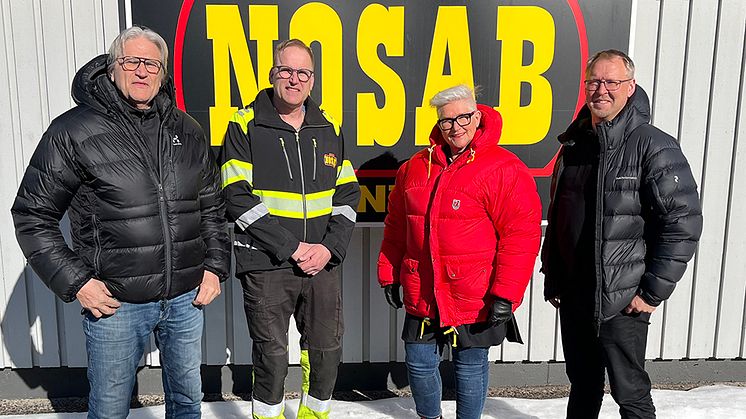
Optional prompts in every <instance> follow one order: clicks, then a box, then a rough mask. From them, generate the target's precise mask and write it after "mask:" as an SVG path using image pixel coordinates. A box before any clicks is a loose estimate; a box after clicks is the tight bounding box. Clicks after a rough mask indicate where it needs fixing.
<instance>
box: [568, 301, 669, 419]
mask: <svg viewBox="0 0 746 419" xmlns="http://www.w3.org/2000/svg"><path fill="white" fill-rule="evenodd" d="M561 303H562V304H561V305H560V322H561V326H562V347H563V350H564V353H565V369H566V371H567V377H568V379H569V380H570V384H571V387H570V400H569V402H568V404H567V418H568V419H586V418H594V419H595V418H598V413H599V411H600V409H601V401H602V399H603V396H604V371H606V372H607V373H608V375H609V386H610V387H611V396H612V397H613V398H614V400H615V401H616V402H617V404H618V405H619V413H620V415H621V417H622V419H632V418H645V419H649V418H655V407H654V406H653V399H652V398H651V396H650V377H648V374H647V372H645V346H646V344H647V336H648V326H649V325H650V314H637V315H624V314H619V315H618V316H616V317H614V318H612V319H611V320H608V321H606V322H604V323H602V324H601V327H600V329H599V330H598V333H596V326H595V324H594V321H593V310H592V308H591V309H588V308H582V306H580V305H578V304H573V302H571V301H570V300H569V299H562V301H561Z"/></svg>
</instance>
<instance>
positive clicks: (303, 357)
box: [300, 349, 311, 394]
mask: <svg viewBox="0 0 746 419" xmlns="http://www.w3.org/2000/svg"><path fill="white" fill-rule="evenodd" d="M300 369H301V371H303V384H301V390H303V394H308V390H309V389H310V388H311V384H310V383H311V360H310V359H309V358H308V349H303V350H301V351H300Z"/></svg>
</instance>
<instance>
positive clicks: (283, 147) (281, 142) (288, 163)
mask: <svg viewBox="0 0 746 419" xmlns="http://www.w3.org/2000/svg"><path fill="white" fill-rule="evenodd" d="M296 135H297V134H296ZM280 146H282V154H284V155H285V164H286V165H287V167H288V175H290V180H293V171H292V170H290V159H289V158H288V152H287V150H285V140H283V139H282V137H280ZM301 172H303V169H301Z"/></svg>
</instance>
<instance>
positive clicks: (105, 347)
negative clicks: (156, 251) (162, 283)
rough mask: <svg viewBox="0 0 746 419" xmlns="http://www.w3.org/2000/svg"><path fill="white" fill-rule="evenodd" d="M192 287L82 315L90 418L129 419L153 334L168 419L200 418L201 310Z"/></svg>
mask: <svg viewBox="0 0 746 419" xmlns="http://www.w3.org/2000/svg"><path fill="white" fill-rule="evenodd" d="M196 293H197V291H196V290H193V291H190V292H188V293H186V294H183V295H181V296H179V297H176V298H172V299H170V300H161V301H156V302H152V303H143V304H131V303H122V306H121V307H120V308H119V309H117V311H116V313H114V315H112V316H110V317H105V318H103V317H102V318H100V319H96V318H95V317H94V316H93V315H91V314H90V313H87V314H86V315H85V316H83V331H84V332H85V335H86V350H87V352H88V382H89V384H90V386H91V390H90V393H89V395H88V418H90V419H109V418H122V419H124V418H126V417H127V414H128V412H129V407H130V400H131V398H132V388H133V387H134V385H135V374H136V372H137V365H138V363H139V361H140V359H141V358H142V355H143V352H144V350H145V345H146V344H147V343H148V340H149V339H150V334H151V333H155V343H156V345H157V346H158V349H159V350H160V360H161V367H162V369H163V370H162V379H163V390H164V393H165V396H166V418H177V417H178V418H199V417H200V415H201V414H200V403H201V401H202V380H201V377H200V364H201V363H202V324H203V315H202V310H200V309H198V308H197V307H194V306H193V305H192V301H193V300H194V297H195V296H196Z"/></svg>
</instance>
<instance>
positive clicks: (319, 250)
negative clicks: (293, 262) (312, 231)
mask: <svg viewBox="0 0 746 419" xmlns="http://www.w3.org/2000/svg"><path fill="white" fill-rule="evenodd" d="M309 246H310V249H308V251H307V252H306V253H304V254H302V255H301V256H300V258H299V260H298V267H299V268H301V269H302V270H303V272H305V273H307V274H308V275H312V276H313V275H316V274H317V273H319V272H321V270H322V269H324V267H325V266H326V264H327V263H329V260H330V259H331V258H332V253H331V252H330V251H329V249H327V248H326V246H324V245H323V244H311V245H309Z"/></svg>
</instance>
